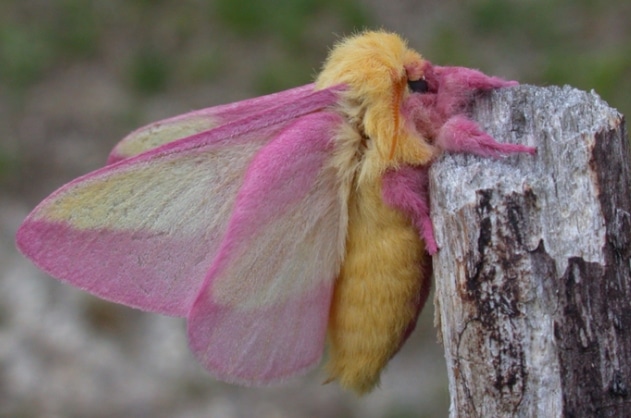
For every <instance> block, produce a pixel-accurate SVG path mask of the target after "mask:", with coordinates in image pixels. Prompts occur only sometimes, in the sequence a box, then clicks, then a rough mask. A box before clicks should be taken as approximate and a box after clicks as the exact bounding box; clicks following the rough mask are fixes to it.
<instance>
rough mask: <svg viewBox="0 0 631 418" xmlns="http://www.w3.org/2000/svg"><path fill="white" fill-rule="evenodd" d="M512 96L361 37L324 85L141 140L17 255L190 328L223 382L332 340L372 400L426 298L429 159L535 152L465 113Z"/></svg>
mask: <svg viewBox="0 0 631 418" xmlns="http://www.w3.org/2000/svg"><path fill="white" fill-rule="evenodd" d="M515 84H516V83H515V82H512V81H505V80H502V79H499V78H495V77H489V76H486V75H484V74H482V73H481V72H479V71H476V70H472V69H468V68H462V67H441V66H435V65H432V64H431V63H430V62H429V61H427V60H426V59H424V58H423V57H422V56H421V55H419V54H418V53H417V52H415V51H414V50H412V49H410V48H408V46H407V44H406V42H405V41H404V40H403V39H401V38H400V37H399V36H398V35H396V34H393V33H388V32H385V31H368V32H363V33H360V34H357V35H354V36H351V37H348V38H345V39H343V40H341V41H340V42H339V43H338V44H337V45H336V46H335V47H334V48H333V49H332V51H331V52H330V54H329V57H328V58H327V60H326V62H325V63H324V66H323V69H322V71H321V73H320V74H319V76H318V77H317V79H316V81H315V83H313V84H309V85H305V86H302V87H297V88H293V89H290V90H286V91H282V92H279V93H276V94H272V95H268V96H264V97H259V98H254V99H250V100H245V101H241V102H237V103H233V104H227V105H223V106H216V107H211V108H208V109H203V110H199V111H194V112H191V113H187V114H184V115H181V116H176V117H174V118H170V119H166V120H162V121H159V122H155V123H152V124H150V125H148V126H146V127H143V128H140V129H138V130H136V131H135V132H132V133H131V134H130V135H128V136H127V137H126V138H124V139H123V140H122V141H121V142H120V143H119V144H118V145H116V147H115V148H114V149H113V151H112V153H111V155H110V157H109V159H108V162H107V165H106V166H105V167H103V168H101V169H99V170H96V171H94V172H91V173H89V174H87V175H84V176H83V177H80V178H78V179H76V180H74V181H71V182H70V183H68V184H66V185H64V186H62V187H61V188H60V189H59V190H57V191H55V192H54V193H53V194H52V195H50V196H49V197H48V198H46V199H45V200H44V201H43V202H42V203H41V204H40V205H39V206H37V207H36V208H35V209H34V210H33V212H32V213H31V214H30V215H29V216H28V217H27V218H26V220H25V221H24V223H23V224H22V225H21V227H20V229H19V231H18V233H17V246H18V248H19V249H20V251H21V252H22V253H23V254H24V255H26V257H28V258H30V259H31V260H32V261H33V262H34V263H35V264H36V265H37V266H38V267H39V268H41V269H42V270H44V271H45V272H47V273H49V274H50V275H52V276H54V277H56V278H58V279H60V280H61V281H63V282H65V283H69V284H71V285H73V286H76V287H78V288H81V289H84V290H86V291H88V292H90V293H92V294H94V295H96V296H99V297H101V298H103V299H107V300H110V301H113V302H117V303H121V304H124V305H128V306H131V307H134V308H139V309H142V310H146V311H152V312H158V313H161V314H166V315H174V316H179V317H185V318H186V319H187V326H188V329H187V332H188V339H189V345H190V348H191V350H192V352H193V353H194V355H195V357H196V358H197V360H198V361H199V362H200V363H201V364H202V365H203V366H204V367H205V368H206V369H207V370H208V371H210V372H211V373H212V374H213V375H214V376H215V377H216V378H217V379H220V380H223V381H227V382H232V383H238V384H244V385H266V384H271V383H275V382H280V381H284V380H286V379H288V378H290V377H293V376H296V375H300V374H303V373H305V372H306V371H308V370H310V369H312V368H313V367H314V366H316V365H317V364H318V363H319V361H320V359H321V357H322V355H323V352H324V349H325V345H327V344H326V343H327V340H328V365H327V373H328V376H329V380H336V381H338V382H339V383H340V384H341V385H342V386H343V387H346V388H350V389H353V390H355V391H356V392H358V393H365V392H368V391H370V390H372V389H373V388H374V386H375V385H376V384H377V383H378V382H379V376H380V373H381V371H382V369H383V368H384V367H385V366H386V364H387V363H388V361H389V359H390V358H392V356H393V355H394V354H395V353H396V352H397V351H398V350H399V348H400V347H401V345H402V344H403V343H404V341H405V340H406V339H407V337H408V336H409V334H410V332H411V331H412V330H413V328H414V326H415V323H416V320H417V317H418V314H419V312H420V310H421V309H422V307H423V304H424V303H425V300H426V298H427V295H428V292H429V287H430V275H431V257H430V255H432V254H434V253H435V252H436V251H437V250H438V247H437V244H436V241H435V239H434V235H433V231H432V224H431V219H430V216H429V204H428V203H429V202H428V199H429V198H428V175H427V172H428V168H429V167H430V165H431V164H432V162H433V161H434V160H435V159H436V158H437V157H438V156H439V155H440V154H441V153H442V152H444V151H449V152H464V153H472V154H477V155H481V156H491V157H498V156H502V155H507V154H511V153H530V154H533V153H534V152H535V149H534V148H530V147H526V146H522V145H512V144H501V143H498V142H496V141H495V140H494V139H493V138H491V137H490V136H489V135H488V134H486V133H485V132H484V131H483V130H482V129H481V128H480V127H479V126H478V125H477V124H476V123H475V122H473V121H472V120H470V119H468V118H467V116H466V105H467V103H468V102H469V101H470V99H471V97H472V96H473V95H474V94H475V93H476V92H477V91H479V90H488V89H494V88H500V87H507V86H513V85H515Z"/></svg>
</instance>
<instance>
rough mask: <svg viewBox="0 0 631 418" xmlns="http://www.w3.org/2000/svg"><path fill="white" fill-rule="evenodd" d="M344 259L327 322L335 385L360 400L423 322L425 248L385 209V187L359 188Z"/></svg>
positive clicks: (351, 205)
mask: <svg viewBox="0 0 631 418" xmlns="http://www.w3.org/2000/svg"><path fill="white" fill-rule="evenodd" d="M348 219H349V224H348V235H347V241H346V256H345V259H344V262H343V264H342V268H341V272H340V276H339V278H338V279H337V282H336V285H335V292H334V295H333V303H332V305H331V313H330V319H329V363H328V365H327V369H328V373H329V378H330V380H338V381H339V383H340V384H341V385H342V386H344V387H347V388H351V389H353V390H355V391H356V392H358V393H365V392H367V391H370V390H371V389H372V388H373V387H374V386H375V385H376V384H378V383H379V375H380V372H381V370H382V369H383V368H384V367H385V365H386V363H387V362H388V360H390V358H391V357H392V356H393V355H394V354H395V353H396V352H397V350H398V349H399V347H400V345H401V342H402V338H403V335H404V333H405V332H406V329H407V327H408V326H409V325H410V324H411V323H412V321H414V320H415V319H416V315H417V314H418V311H417V308H418V304H417V301H418V299H419V294H420V292H421V286H422V283H423V280H428V278H427V277H422V274H423V273H422V261H423V254H424V247H423V242H422V241H421V239H420V238H419V235H418V232H417V231H416V229H415V228H414V227H413V226H412V225H411V223H410V221H409V220H408V219H407V218H406V217H405V216H404V215H403V214H402V213H400V212H399V211H397V210H395V209H392V208H390V207H389V206H387V205H386V204H385V203H384V202H383V199H382V197H381V182H380V181H377V182H369V183H368V182H366V183H364V184H362V185H354V193H351V197H350V199H349V216H348Z"/></svg>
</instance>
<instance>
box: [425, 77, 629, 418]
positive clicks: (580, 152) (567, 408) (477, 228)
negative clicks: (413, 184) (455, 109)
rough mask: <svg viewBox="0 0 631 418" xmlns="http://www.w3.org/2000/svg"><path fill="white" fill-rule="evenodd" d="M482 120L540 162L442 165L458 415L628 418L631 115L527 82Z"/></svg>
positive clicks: (441, 300) (443, 314) (445, 279)
mask: <svg viewBox="0 0 631 418" xmlns="http://www.w3.org/2000/svg"><path fill="white" fill-rule="evenodd" d="M472 112H473V118H474V119H475V120H477V121H478V122H479V123H480V125H481V126H482V127H483V128H484V129H486V130H487V132H489V133H490V134H491V135H492V136H493V137H494V138H495V139H497V140H498V141H499V142H514V143H522V144H526V145H534V146H536V147H537V149H538V154H537V155H535V156H529V155H516V156H510V157H508V158H505V159H499V160H491V159H485V158H479V157H475V156H470V155H447V156H444V157H443V158H441V159H440V160H439V161H438V162H437V163H436V164H435V165H434V166H433V168H432V169H431V172H430V181H431V185H430V190H431V201H432V202H431V203H432V205H431V211H432V220H433V222H434V228H435V234H436V238H437V241H438V244H439V246H440V248H441V249H440V250H439V252H438V254H437V255H436V256H435V257H434V260H433V262H434V278H435V283H436V296H435V297H436V322H437V325H438V329H439V334H442V341H443V343H444V347H445V356H446V359H447V368H448V376H449V390H450V395H451V410H450V415H451V416H452V417H504V416H517V417H561V416H563V417H596V416H597V417H623V416H625V417H628V416H631V397H630V395H631V394H630V391H631V389H630V385H631V215H630V213H631V198H630V193H629V191H630V190H631V175H630V171H631V170H630V167H629V162H630V161H631V160H630V152H629V143H628V141H627V138H626V133H625V128H624V121H623V117H622V115H620V114H619V113H618V112H617V111H615V110H614V109H611V108H610V107H608V106H607V104H606V103H604V102H603V101H602V100H601V99H600V98H599V97H598V96H597V95H596V94H594V93H586V92H582V91H579V90H576V89H572V88H569V87H564V88H558V87H549V88H537V87H532V86H519V87H515V88H510V89H502V90H501V91H496V92H493V93H489V94H486V95H484V96H481V97H479V98H478V99H477V100H476V102H475V104H474V106H473V107H472Z"/></svg>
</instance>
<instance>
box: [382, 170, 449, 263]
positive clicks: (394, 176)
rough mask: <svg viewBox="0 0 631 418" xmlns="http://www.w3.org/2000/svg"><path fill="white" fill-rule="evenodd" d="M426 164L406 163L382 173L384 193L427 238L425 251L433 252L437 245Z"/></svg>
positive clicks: (385, 199) (424, 239)
mask: <svg viewBox="0 0 631 418" xmlns="http://www.w3.org/2000/svg"><path fill="white" fill-rule="evenodd" d="M427 170H428V168H427V167H411V166H406V167H402V168H399V169H397V170H391V171H388V172H387V173H386V174H385V175H384V176H383V183H382V194H383V199H384V201H385V202H386V204H387V205H389V206H392V207H394V208H396V209H399V210H400V211H402V212H403V213H405V214H406V215H408V216H409V217H410V218H411V219H412V222H413V223H414V226H415V227H416V229H417V230H418V232H419V235H420V236H421V238H422V239H423V241H425V250H426V251H427V252H428V253H429V254H430V255H434V254H436V252H437V251H438V245H437V244H436V239H435V237H434V226H433V225H432V220H431V218H430V217H429V190H428V189H429V177H428V174H427Z"/></svg>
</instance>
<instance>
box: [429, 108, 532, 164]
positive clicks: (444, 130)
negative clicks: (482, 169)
mask: <svg viewBox="0 0 631 418" xmlns="http://www.w3.org/2000/svg"><path fill="white" fill-rule="evenodd" d="M435 144H436V145H437V146H438V147H439V148H441V149H443V150H445V151H451V152H462V153H470V154H476V155H480V156H482V157H501V156H505V155H508V154H513V153H517V152H525V153H528V154H534V153H535V152H536V148H533V147H528V146H525V145H518V144H506V143H500V142H497V141H496V140H495V139H493V137H491V136H490V135H489V134H487V133H486V132H484V131H483V130H482V128H480V126H479V125H478V124H477V123H475V122H474V121H472V120H470V119H467V118H466V117H465V116H462V115H456V116H453V117H451V118H449V119H448V120H447V122H445V124H444V125H443V126H442V127H441V128H440V130H439V132H438V135H437V136H436V139H435Z"/></svg>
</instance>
